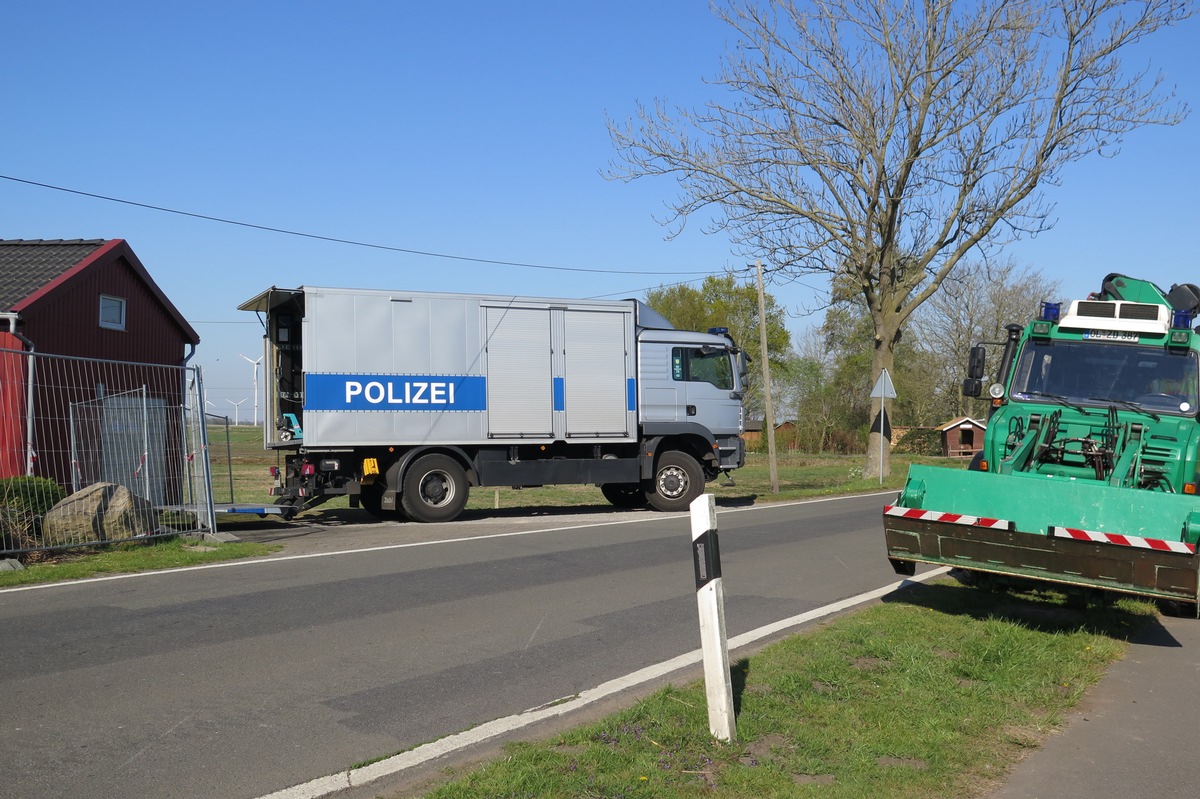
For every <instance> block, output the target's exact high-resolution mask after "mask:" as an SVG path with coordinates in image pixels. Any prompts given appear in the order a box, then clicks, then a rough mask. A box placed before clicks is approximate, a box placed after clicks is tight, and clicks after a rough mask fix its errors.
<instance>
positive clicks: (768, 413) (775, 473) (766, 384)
mask: <svg viewBox="0 0 1200 799" xmlns="http://www.w3.org/2000/svg"><path fill="white" fill-rule="evenodd" d="M754 269H755V272H756V273H757V275H758V350H759V357H761V358H762V373H763V411H764V413H763V416H764V417H765V418H764V419H763V427H765V428H767V462H768V464H769V466H770V471H771V493H772V494H778V493H779V464H778V463H777V462H776V460H775V408H774V406H773V405H772V403H771V363H770V361H768V360H767V300H766V297H765V295H764V294H763V276H762V259H761V258H760V259H758V260H756V261H755V262H754Z"/></svg>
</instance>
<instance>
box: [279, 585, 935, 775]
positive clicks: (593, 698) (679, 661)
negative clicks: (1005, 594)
mask: <svg viewBox="0 0 1200 799" xmlns="http://www.w3.org/2000/svg"><path fill="white" fill-rule="evenodd" d="M949 571H950V570H949V568H947V567H941V568H937V569H932V570H930V571H927V572H923V573H922V574H918V575H916V576H915V577H910V578H908V579H905V580H901V581H899V582H895V583H891V584H889V585H886V586H883V587H882V588H876V589H875V590H873V591H867V592H864V593H861V594H858V595H856V596H852V597H848V598H847V599H843V600H840V601H838V602H834V603H832V604H829V605H826V606H824V607H820V608H815V609H813V610H810V611H808V612H806V613H801V614H800V615H798V616H792V617H791V618H788V619H782V620H780V621H777V622H775V623H773V624H768V625H766V626H764V627H759V628H758V629H756V630H751V631H749V632H746V633H743V634H741V635H738V636H734V637H733V638H730V639H729V647H730V649H731V650H732V649H738V648H740V647H744V646H749V645H751V644H753V643H756V642H758V641H761V640H763V639H765V638H770V637H771V636H775V635H778V634H780V633H782V632H786V631H788V630H791V629H793V628H796V627H800V626H802V625H804V624H808V623H810V622H813V621H817V620H819V619H823V618H825V617H827V616H832V615H834V614H837V613H841V612H842V611H846V610H849V609H851V608H854V607H857V606H859V605H863V604H866V603H867V602H872V601H875V600H877V599H880V598H882V597H884V596H886V595H888V594H890V593H893V592H894V591H898V590H900V589H901V588H904V587H905V586H906V585H908V584H911V583H920V582H924V581H926V580H930V579H932V578H934V577H940V576H942V575H943V574H946V573H947V572H949ZM700 662H701V652H700V650H698V649H697V650H695V651H694V652H688V653H686V654H683V655H680V656H678V657H675V658H672V659H670V660H667V661H664V662H662V663H658V664H655V665H653V666H647V667H646V668H644V669H641V670H639V671H635V672H633V673H632V674H627V675H625V676H623V677H618V678H616V679H614V680H609V681H608V682H605V683H602V684H600V685H598V686H596V687H595V688H591V689H589V690H587V691H584V692H582V693H580V694H579V695H577V696H575V697H571V698H568V699H565V700H563V701H559V702H552V703H550V704H548V705H543V706H542V707H538V708H532V709H530V710H526V711H524V712H522V713H518V714H516V715H513V716H508V717H506V718H501V719H496V720H494V721H489V722H487V723H485V724H481V725H479V726H478V727H474V728H472V729H470V730H466V731H464V732H460V733H455V734H454V735H449V736H446V737H445V738H442V739H440V740H437V741H432V742H430V743H427V744H422V745H421V746H418V747H416V748H415V749H410V750H409V751H407V752H401V753H400V754H397V755H393V756H392V757H388V758H385V759H383V760H380V761H377V762H375V763H371V764H369V765H366V766H360V767H358V768H352V769H347V770H346V771H340V772H338V773H336V774H331V775H329V776H327V777H319V778H317V779H315V780H310V781H309V782H305V783H301V784H299V785H294V786H292V787H290V788H284V789H283V790H280V791H275V792H274V793H270V794H266V795H264V796H262V797H259V799H322V797H326V796H330V795H331V794H334V793H337V792H339V791H344V790H348V789H351V788H360V787H363V786H365V785H368V784H369V783H371V782H374V781H376V780H379V779H382V778H384V777H389V776H393V775H395V774H399V773H400V772H402V771H405V770H407V769H410V768H414V767H416V766H421V765H425V764H428V763H429V762H431V761H433V760H436V759H438V758H441V757H445V756H446V755H449V754H452V753H454V752H458V751H461V750H463V749H466V748H467V747H471V746H475V745H478V744H483V743H486V742H488V741H491V740H493V739H496V738H499V737H501V736H503V735H506V734H508V733H512V732H514V731H517V730H521V729H524V728H526V727H530V726H532V725H534V724H537V723H539V722H543V721H547V720H550V719H555V718H558V717H561V716H565V715H567V714H570V713H573V712H575V711H578V710H581V709H583V708H586V707H587V706H589V705H592V704H594V703H597V702H599V701H601V700H603V699H605V698H608V697H610V696H613V695H614V694H617V693H620V692H622V691H627V690H630V689H632V688H636V687H637V686H639V685H642V684H644V683H647V682H651V681H653V680H656V679H661V678H663V677H666V676H667V675H669V674H672V673H674V672H676V671H680V670H683V669H685V668H688V667H691V666H695V665H696V664H698V663H700Z"/></svg>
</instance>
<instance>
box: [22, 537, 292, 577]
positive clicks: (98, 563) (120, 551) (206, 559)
mask: <svg viewBox="0 0 1200 799" xmlns="http://www.w3.org/2000/svg"><path fill="white" fill-rule="evenodd" d="M280 549H282V546H280V545H277V544H250V543H214V544H208V543H203V544H202V543H197V542H195V541H192V540H190V539H186V538H168V539H162V540H155V541H150V542H144V543H143V542H131V543H124V544H113V545H112V546H108V547H103V548H95V549H80V550H71V551H69V552H63V553H57V554H53V555H49V556H44V557H46V559H45V560H41V561H33V562H30V563H26V564H25V568H24V569H22V570H20V571H0V588H11V587H13V586H17V585H32V584H35V583H50V582H59V581H63V580H78V579H82V578H85V577H97V576H100V575H105V574H127V573H133V572H144V571H156V570H159V569H174V568H178V567H181V566H198V565H201V564H205V563H216V562H218V561H223V560H231V559H234V558H250V557H259V556H262V555H267V554H270V553H271V552H276V551H278V550H280Z"/></svg>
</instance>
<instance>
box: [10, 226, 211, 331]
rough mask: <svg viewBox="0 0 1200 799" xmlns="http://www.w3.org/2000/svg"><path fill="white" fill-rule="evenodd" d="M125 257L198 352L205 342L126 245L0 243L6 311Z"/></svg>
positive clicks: (116, 241)
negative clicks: (111, 258) (89, 269)
mask: <svg viewBox="0 0 1200 799" xmlns="http://www.w3.org/2000/svg"><path fill="white" fill-rule="evenodd" d="M109 255H111V256H112V257H114V258H121V257H123V258H124V259H125V261H126V263H128V264H129V266H130V268H131V269H133V271H134V273H135V274H137V276H138V278H139V279H140V280H141V281H142V282H143V283H145V284H146V287H147V288H148V289H149V290H150V293H151V294H153V295H154V297H155V298H156V299H157V300H158V302H159V304H160V305H161V306H162V307H163V309H164V310H165V311H166V312H167V313H168V314H169V315H170V316H171V318H172V319H173V320H174V321H175V324H177V325H178V326H179V329H180V331H181V332H182V333H183V335H184V338H185V339H186V340H187V341H189V342H190V343H191V344H192V345H193V346H195V345H196V344H199V343H200V336H199V334H198V333H196V331H195V330H194V329H193V328H192V326H191V325H190V324H188V322H187V320H186V319H184V318H183V314H181V313H180V312H179V309H178V308H176V307H175V305H174V304H173V303H172V302H171V301H170V300H169V299H167V295H165V294H163V292H162V289H160V288H159V287H158V284H157V283H155V282H154V279H153V278H152V277H150V273H149V272H147V271H146V267H144V266H143V265H142V262H141V261H140V260H138V257H137V256H136V255H135V254H134V252H133V249H132V248H131V247H130V246H129V244H128V242H126V241H125V240H124V239H0V311H18V312H19V311H22V310H24V309H25V308H27V307H28V306H30V305H31V304H33V303H35V302H37V301H38V300H39V299H41V298H42V297H44V296H46V295H47V294H49V293H50V292H52V291H53V290H54V289H56V288H57V287H58V286H60V285H62V284H63V283H65V282H66V281H68V280H70V279H71V278H72V277H74V276H75V275H77V274H79V273H80V272H83V271H85V270H87V269H88V268H90V267H92V266H94V265H95V264H97V263H100V262H102V261H104V260H106V258H105V256H109Z"/></svg>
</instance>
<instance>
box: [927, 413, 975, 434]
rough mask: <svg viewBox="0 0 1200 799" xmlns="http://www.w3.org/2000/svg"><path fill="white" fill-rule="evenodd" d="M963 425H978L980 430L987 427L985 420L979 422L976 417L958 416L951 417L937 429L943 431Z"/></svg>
mask: <svg viewBox="0 0 1200 799" xmlns="http://www.w3.org/2000/svg"><path fill="white" fill-rule="evenodd" d="M963 425H971V426H973V427H978V428H979V429H980V430H986V429H987V422H981V421H979V420H978V419H972V418H971V417H970V416H959V417H958V418H957V419H951V420H950V421H948V422H946V423H945V424H944V425H942V426H941V427H939V428H937V429H938V430H940V431H942V432H943V433H944V432H946V431H947V430H949V429H951V428H954V427H962V426H963Z"/></svg>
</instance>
